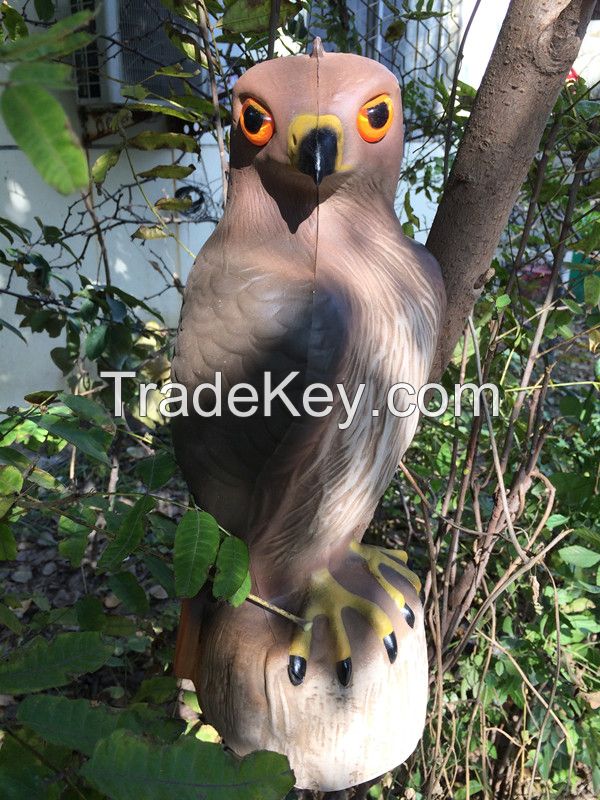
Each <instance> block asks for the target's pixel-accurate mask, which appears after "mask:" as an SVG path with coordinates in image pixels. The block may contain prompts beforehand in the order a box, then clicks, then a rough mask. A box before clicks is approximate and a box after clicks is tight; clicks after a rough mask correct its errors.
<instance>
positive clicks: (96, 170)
mask: <svg viewBox="0 0 600 800" xmlns="http://www.w3.org/2000/svg"><path fill="white" fill-rule="evenodd" d="M121 149H122V148H120V147H111V149H110V150H107V151H106V153H102V155H101V156H99V157H98V158H97V159H96V161H95V162H94V165H93V167H92V180H93V181H94V183H95V184H96V185H97V186H100V185H101V184H103V183H104V181H105V179H106V175H107V173H108V171H109V170H110V169H112V168H113V167H114V166H116V164H117V163H118V161H119V158H120V156H121Z"/></svg>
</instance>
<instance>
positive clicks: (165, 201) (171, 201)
mask: <svg viewBox="0 0 600 800" xmlns="http://www.w3.org/2000/svg"><path fill="white" fill-rule="evenodd" d="M154 205H155V206H156V208H158V209H160V210H161V211H187V210H188V208H190V206H191V205H192V200H191V198H189V197H179V198H177V197H161V198H160V199H159V200H157V201H156V203H155V204H154Z"/></svg>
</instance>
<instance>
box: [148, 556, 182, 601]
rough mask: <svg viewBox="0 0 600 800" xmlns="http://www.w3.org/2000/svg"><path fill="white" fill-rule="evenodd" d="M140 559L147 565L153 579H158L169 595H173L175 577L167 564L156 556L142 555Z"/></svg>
mask: <svg viewBox="0 0 600 800" xmlns="http://www.w3.org/2000/svg"><path fill="white" fill-rule="evenodd" d="M142 561H143V562H144V564H145V565H146V566H147V567H148V569H149V571H150V574H151V575H152V577H153V578H154V580H155V581H158V583H159V584H160V585H161V586H162V587H163V589H164V590H165V592H166V593H167V594H168V595H169V597H175V578H174V575H173V570H172V569H171V568H170V567H169V565H168V564H166V563H165V562H164V561H163V560H162V559H161V558H158V556H149V555H148V556H144V557H143V558H142Z"/></svg>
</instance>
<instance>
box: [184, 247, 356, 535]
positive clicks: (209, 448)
mask: <svg viewBox="0 0 600 800" xmlns="http://www.w3.org/2000/svg"><path fill="white" fill-rule="evenodd" d="M208 253H209V258H210V249H209V251H208ZM284 275H285V277H284ZM313 298H314V295H313V280H312V278H311V276H310V275H306V276H304V277H303V276H296V277H292V276H290V274H289V271H288V270H286V269H284V268H282V269H281V270H277V269H266V268H261V267H254V266H249V265H242V266H235V265H231V264H228V268H222V267H216V266H213V264H211V263H210V260H209V259H208V258H207V257H206V252H203V253H201V255H200V257H199V259H198V263H197V264H196V266H195V268H194V271H193V273H192V276H191V277H190V280H189V282H188V286H187V288H186V292H185V298H184V305H183V309H182V314H181V322H180V328H179V333H178V337H177V345H176V351H175V357H174V360H173V376H174V380H176V381H177V382H180V383H183V384H184V385H185V386H186V387H187V388H188V392H189V395H190V400H191V393H192V392H193V390H194V388H195V387H196V386H198V385H199V384H201V383H205V382H211V383H212V382H214V381H215V375H216V373H217V372H220V373H221V376H222V397H223V406H222V415H221V416H214V417H209V418H202V417H199V416H198V415H195V414H191V415H190V416H189V417H187V418H185V417H176V418H174V419H173V440H174V445H175V451H176V454H177V458H178V460H179V462H180V465H181V467H182V470H183V472H184V476H185V478H186V480H187V481H188V484H189V486H190V488H191V490H192V492H193V494H194V496H195V498H196V501H197V502H198V504H199V505H200V506H201V507H202V508H204V509H206V510H207V511H209V512H210V513H212V514H214V516H215V517H216V518H217V519H218V520H219V522H220V523H221V524H222V525H223V526H224V527H225V528H227V529H228V530H231V531H232V532H234V533H236V534H237V535H239V536H242V537H243V538H245V539H247V540H248V539H251V537H252V527H253V522H252V518H253V517H256V515H257V514H259V515H260V513H269V511H268V509H264V500H263V501H262V506H263V511H262V512H260V511H259V510H257V509H254V501H253V495H254V491H255V487H256V485H257V481H258V480H259V478H261V477H262V478H263V479H264V477H265V474H266V473H267V472H268V467H269V465H270V464H271V462H272V460H273V458H274V456H275V454H276V453H277V452H278V450H279V449H280V447H281V444H282V442H283V440H284V438H286V436H288V434H289V432H290V429H291V428H292V427H293V426H294V425H295V424H297V420H296V419H295V418H294V417H293V416H292V414H291V413H290V411H289V410H288V409H287V408H286V406H285V404H284V403H282V402H274V403H273V406H272V416H270V417H265V416H264V414H263V413H262V410H259V411H258V412H257V413H256V414H254V415H253V416H251V417H246V418H238V417H236V416H235V415H233V414H232V413H231V412H230V410H229V409H228V407H227V400H226V398H227V393H228V390H229V389H230V388H231V386H232V385H234V384H236V383H240V382H244V383H248V384H250V385H251V386H253V387H255V388H256V390H257V392H258V395H259V397H260V398H261V404H262V398H263V386H264V373H265V372H270V373H271V380H272V385H273V386H277V385H278V383H279V382H280V381H282V380H284V379H285V378H286V377H287V376H288V375H290V374H291V373H293V372H298V373H299V374H298V376H297V378H295V379H294V381H293V382H292V383H291V384H290V385H289V387H287V388H286V394H287V396H288V397H289V398H290V401H291V402H292V403H293V404H294V406H295V407H297V408H299V409H302V405H301V396H302V392H303V391H304V387H305V384H306V380H307V371H308V353H309V349H310V350H311V351H312V353H313V359H312V360H313V361H314V360H315V359H314V356H315V354H316V356H317V357H316V361H317V362H318V366H317V368H316V369H315V368H314V367H313V368H312V369H311V380H313V379H315V377H314V376H315V375H318V376H319V379H320V380H325V381H326V382H327V379H328V377H329V376H328V374H327V373H328V370H330V368H331V365H332V363H333V362H334V361H335V357H334V355H335V350H336V349H337V348H338V347H339V343H340V337H339V336H336V335H335V331H334V330H333V329H334V328H335V327H336V324H338V323H337V316H336V315H335V314H329V315H328V326H329V331H328V332H327V335H326V336H325V337H321V338H326V339H327V340H328V341H329V342H330V344H329V345H325V346H324V345H323V342H322V341H321V342H317V343H316V344H315V341H314V339H315V337H314V333H313V313H314V312H313ZM317 338H319V337H317ZM200 397H201V399H202V403H203V406H204V407H205V408H207V409H208V408H209V407H210V406H211V405H214V395H211V393H210V392H203V393H202V394H201V395H200ZM189 406H190V410H191V407H192V404H191V401H190V403H189ZM267 483H268V481H267ZM283 490H284V487H282V486H277V480H276V477H275V476H274V477H273V482H272V483H271V485H270V488H269V495H270V496H271V497H273V495H274V494H276V493H277V492H278V491H279V492H281V491H283ZM260 504H261V503H260V502H259V505H260Z"/></svg>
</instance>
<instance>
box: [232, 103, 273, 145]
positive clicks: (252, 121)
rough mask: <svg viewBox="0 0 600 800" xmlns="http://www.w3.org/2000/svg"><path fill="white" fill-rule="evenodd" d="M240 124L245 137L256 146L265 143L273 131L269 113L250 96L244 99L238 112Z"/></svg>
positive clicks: (271, 118)
mask: <svg viewBox="0 0 600 800" xmlns="http://www.w3.org/2000/svg"><path fill="white" fill-rule="evenodd" d="M240 125H241V126H242V130H243V131H244V135H245V137H246V139H248V141H249V142H252V144H255V145H256V146H257V147H262V146H263V145H265V144H266V143H267V142H268V141H269V139H270V138H271V136H273V134H274V133H275V123H274V122H273V117H272V116H271V114H270V113H269V112H268V111H267V109H266V108H263V106H261V104H260V103H258V102H257V101H256V100H252V99H251V98H248V99H247V100H245V101H244V105H243V106H242V111H241V113H240Z"/></svg>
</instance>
